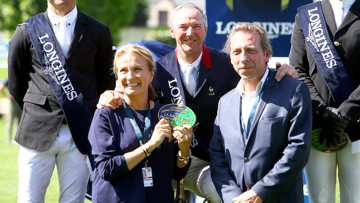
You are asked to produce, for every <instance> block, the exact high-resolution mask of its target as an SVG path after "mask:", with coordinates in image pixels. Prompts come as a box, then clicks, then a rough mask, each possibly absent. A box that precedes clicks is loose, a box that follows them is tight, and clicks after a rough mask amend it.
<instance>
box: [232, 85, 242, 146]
mask: <svg viewBox="0 0 360 203" xmlns="http://www.w3.org/2000/svg"><path fill="white" fill-rule="evenodd" d="M236 93H237V96H238V97H237V98H238V99H239V102H237V99H236V98H235V101H236V102H234V104H239V105H238V106H235V108H236V109H234V112H235V115H236V116H235V118H237V119H234V121H236V122H235V123H234V124H233V125H232V126H235V131H234V132H240V133H239V134H240V137H239V138H240V143H241V145H243V146H245V139H244V137H245V135H244V133H245V132H244V129H243V127H242V126H243V125H242V122H241V115H242V112H241V105H242V97H241V95H240V93H238V91H236Z"/></svg>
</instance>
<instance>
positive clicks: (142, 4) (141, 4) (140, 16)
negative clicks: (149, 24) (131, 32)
mask: <svg viewBox="0 0 360 203" xmlns="http://www.w3.org/2000/svg"><path fill="white" fill-rule="evenodd" d="M136 7H137V9H136V12H135V14H134V16H135V17H134V19H133V21H132V22H131V23H130V25H133V26H146V21H147V19H148V13H147V10H146V8H147V7H148V3H147V1H146V0H138V2H137V5H136Z"/></svg>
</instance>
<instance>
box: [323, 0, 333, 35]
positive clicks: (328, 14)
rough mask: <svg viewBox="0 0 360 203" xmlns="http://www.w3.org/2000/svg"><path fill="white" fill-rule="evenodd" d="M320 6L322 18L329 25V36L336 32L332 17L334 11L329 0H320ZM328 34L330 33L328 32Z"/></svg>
mask: <svg viewBox="0 0 360 203" xmlns="http://www.w3.org/2000/svg"><path fill="white" fill-rule="evenodd" d="M321 7H322V10H323V13H324V18H325V22H326V24H327V25H328V26H329V28H330V31H331V36H330V37H331V38H332V37H333V36H334V35H335V32H336V30H337V29H336V23H335V18H334V13H333V10H332V7H331V4H330V1H329V0H325V1H321ZM329 34H330V33H329Z"/></svg>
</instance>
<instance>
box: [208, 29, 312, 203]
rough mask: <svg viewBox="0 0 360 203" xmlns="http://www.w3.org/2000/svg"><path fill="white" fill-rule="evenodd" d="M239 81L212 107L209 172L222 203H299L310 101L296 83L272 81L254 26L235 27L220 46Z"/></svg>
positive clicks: (267, 52)
mask: <svg viewBox="0 0 360 203" xmlns="http://www.w3.org/2000/svg"><path fill="white" fill-rule="evenodd" d="M226 47H227V50H228V51H229V53H230V58H231V63H232V65H233V67H234V69H235V71H236V72H237V73H238V74H239V75H240V76H241V80H240V82H239V83H238V84H237V87H236V88H234V89H233V90H231V91H230V92H229V93H227V94H226V95H224V96H223V97H222V98H221V99H220V101H219V105H218V112H217V117H216V120H215V124H214V134H213V137H212V140H211V143H210V148H209V152H210V170H211V177H212V180H213V182H214V184H215V187H216V189H217V191H218V193H219V194H220V196H221V198H222V200H223V201H224V202H225V203H230V202H239V203H242V202H249V203H250V202H253V203H261V202H263V201H264V202H281V203H289V202H291V203H303V202H304V197H303V188H302V187H303V183H302V173H301V171H302V169H303V167H304V166H305V164H306V162H307V160H308V157H309V153H310V143H311V140H310V139H311V123H312V119H311V100H310V94H309V90H308V88H307V86H306V85H305V84H304V83H303V82H301V81H298V80H296V79H293V78H290V77H286V76H285V77H284V78H283V79H282V80H281V81H280V82H277V81H276V80H275V79H274V75H275V73H274V71H272V70H270V69H269V68H267V63H268V61H269V58H270V57H271V54H272V48H271V45H270V41H269V39H268V36H267V33H266V31H265V30H264V29H263V28H261V27H260V26H258V25H255V24H250V23H239V24H237V25H235V26H234V27H233V28H232V30H231V32H230V34H229V38H228V40H227V43H226Z"/></svg>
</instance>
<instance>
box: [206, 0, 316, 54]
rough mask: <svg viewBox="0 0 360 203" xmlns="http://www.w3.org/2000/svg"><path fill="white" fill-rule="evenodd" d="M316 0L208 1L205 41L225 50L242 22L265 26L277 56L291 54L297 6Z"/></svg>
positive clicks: (211, 45) (210, 45)
mask: <svg viewBox="0 0 360 203" xmlns="http://www.w3.org/2000/svg"><path fill="white" fill-rule="evenodd" d="M312 2H313V0H271V1H269V0H207V1H206V13H207V17H208V31H207V36H206V39H205V44H206V45H207V46H209V47H212V48H215V49H219V50H221V49H222V48H223V46H224V44H225V41H226V37H227V34H228V33H229V32H230V29H231V27H232V26H233V25H235V24H236V23H238V22H251V23H257V24H259V25H261V26H262V27H263V28H264V29H265V30H266V31H267V32H268V35H269V38H270V39H271V44H272V47H273V51H274V55H273V56H276V57H287V56H288V55H289V51H290V38H291V34H292V31H293V28H294V23H295V15H296V13H297V8H298V7H300V6H303V5H305V4H308V3H312Z"/></svg>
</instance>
